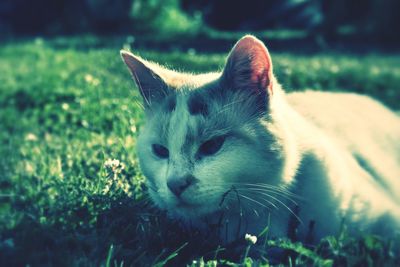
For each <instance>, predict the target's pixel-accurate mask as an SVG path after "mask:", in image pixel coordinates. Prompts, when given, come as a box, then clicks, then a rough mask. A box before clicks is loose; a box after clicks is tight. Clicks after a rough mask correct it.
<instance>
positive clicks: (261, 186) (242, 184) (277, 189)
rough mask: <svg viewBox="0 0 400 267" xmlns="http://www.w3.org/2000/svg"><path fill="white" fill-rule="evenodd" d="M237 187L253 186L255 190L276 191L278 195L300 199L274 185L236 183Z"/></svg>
mask: <svg viewBox="0 0 400 267" xmlns="http://www.w3.org/2000/svg"><path fill="white" fill-rule="evenodd" d="M237 185H241V186H254V187H257V188H266V189H271V190H275V191H278V192H280V193H283V194H286V195H288V196H291V197H294V198H298V199H301V197H300V196H298V195H296V194H294V193H292V192H290V191H289V190H288V189H286V188H284V187H280V186H274V185H269V184H257V183H237Z"/></svg>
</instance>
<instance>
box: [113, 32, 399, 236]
mask: <svg viewBox="0 0 400 267" xmlns="http://www.w3.org/2000/svg"><path fill="white" fill-rule="evenodd" d="M121 55H122V58H123V60H124V61H125V63H126V65H127V66H128V68H129V70H130V72H131V73H132V75H133V77H134V79H135V81H136V83H137V85H138V87H139V89H140V92H141V95H142V97H143V99H144V106H145V114H146V120H147V122H146V125H145V127H144V128H143V129H141V132H140V137H139V139H138V142H137V149H138V157H139V160H140V166H141V169H142V171H143V173H144V175H145V176H146V177H147V182H148V187H149V192H150V196H151V198H152V199H153V201H154V203H155V204H156V205H157V206H158V207H160V208H161V209H164V210H166V211H167V212H168V214H169V215H170V216H171V217H173V218H175V219H180V220H182V221H183V222H184V223H185V224H186V225H190V226H194V227H198V228H201V229H204V230H212V229H214V230H215V229H216V231H217V233H218V234H219V236H220V238H221V239H222V240H224V241H227V242H229V241H232V240H235V239H236V238H238V237H240V236H242V235H243V234H244V233H251V234H259V233H260V232H261V231H262V230H263V229H264V228H265V227H266V226H267V225H268V226H269V233H270V236H272V237H284V236H289V237H291V238H297V239H300V240H307V241H309V242H312V241H318V240H319V239H320V238H322V237H324V236H326V235H331V234H337V233H338V232H339V230H340V227H341V225H342V223H343V222H344V223H345V224H347V225H348V226H349V228H350V229H353V230H360V231H372V232H375V233H379V234H383V235H386V236H388V235H391V234H393V233H394V232H395V231H397V230H398V229H399V227H400V118H399V117H398V116H397V115H395V114H394V113H393V112H391V111H390V110H388V109H387V108H385V107H384V106H383V105H381V104H380V103H378V102H376V101H374V100H372V99H370V98H368V97H365V96H361V95H356V94H350V93H325V92H315V91H314V92H313V91H308V92H297V93H289V94H285V93H284V92H283V90H282V88H281V86H280V85H279V83H278V82H277V80H276V78H275V77H274V75H273V72H272V61H271V57H270V55H269V53H268V50H267V48H266V47H265V46H264V44H263V43H262V42H260V41H259V40H258V39H256V38H255V37H253V36H245V37H243V38H242V39H240V40H239V41H238V43H237V44H236V45H235V46H234V48H233V49H232V51H231V52H230V54H229V56H228V59H227V62H226V65H225V68H224V70H223V71H222V73H208V74H201V75H192V74H184V73H179V72H175V71H172V70H168V69H166V68H163V67H161V66H158V65H157V64H155V63H151V62H148V61H145V60H143V59H141V58H140V57H138V56H135V55H133V54H131V53H129V52H127V51H121ZM213 226H215V227H213ZM213 233H214V232H213Z"/></svg>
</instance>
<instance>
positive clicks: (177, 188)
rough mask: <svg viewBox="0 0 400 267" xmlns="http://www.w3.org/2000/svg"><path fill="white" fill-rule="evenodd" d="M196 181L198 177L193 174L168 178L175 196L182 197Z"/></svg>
mask: <svg viewBox="0 0 400 267" xmlns="http://www.w3.org/2000/svg"><path fill="white" fill-rule="evenodd" d="M196 182H197V179H196V177H194V176H193V175H185V176H181V177H178V176H171V177H169V178H168V180H167V186H168V188H169V190H171V192H172V193H174V195H175V196H177V197H180V195H181V194H182V193H183V191H185V190H186V189H187V188H188V187H189V186H191V185H193V184H195V183H196Z"/></svg>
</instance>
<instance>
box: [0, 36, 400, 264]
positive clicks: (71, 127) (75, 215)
mask: <svg viewBox="0 0 400 267" xmlns="http://www.w3.org/2000/svg"><path fill="white" fill-rule="evenodd" d="M121 47H122V44H121ZM137 52H138V53H139V54H140V55H142V56H144V57H146V58H148V59H151V60H154V61H158V62H160V63H166V64H167V65H169V66H171V67H174V68H176V69H180V70H188V71H194V72H202V71H210V70H216V69H220V68H221V67H222V65H223V62H224V59H225V54H208V55H197V54H195V53H181V52H173V53H168V54H166V53H160V52H151V51H137ZM272 56H273V60H274V62H275V64H274V68H275V73H276V75H277V76H278V79H279V80H280V82H281V83H282V84H283V86H284V88H285V89H286V90H288V91H289V90H304V89H307V88H314V89H323V90H332V91H333V90H345V91H355V92H359V93H365V94H368V95H371V96H374V97H376V98H378V99H380V100H381V101H383V102H384V103H385V104H386V105H388V106H390V107H392V108H394V109H400V101H399V100H400V90H399V88H398V86H399V84H400V56H398V55H395V56H393V55H371V56H365V57H360V56H353V55H340V54H319V55H313V56H305V55H291V54H272ZM139 100H140V99H139V97H138V93H137V91H136V90H135V88H134V85H133V82H132V81H131V80H130V77H129V74H128V72H127V70H126V69H125V67H124V66H123V64H122V62H121V60H120V58H119V51H118V50H117V49H114V48H104V49H88V50H87V51H86V50H85V51H83V50H74V49H72V48H56V47H54V46H52V45H51V43H49V42H46V41H43V40H36V41H25V42H20V43H15V44H12V43H10V44H7V45H2V46H0V144H1V145H0V157H1V158H0V265H2V266H22V265H27V264H30V265H31V266H37V265H54V266H99V265H102V266H130V265H133V266H141V265H156V264H158V265H163V264H165V263H166V264H168V263H169V264H177V263H180V264H182V263H187V264H191V262H192V261H193V260H196V261H197V263H196V264H195V263H193V266H201V263H202V262H203V263H204V264H205V266H214V265H215V264H216V263H223V264H226V265H230V264H233V263H241V264H243V265H246V266H250V264H251V262H258V263H262V262H264V263H265V260H263V257H262V256H263V255H255V253H254V250H252V248H251V247H250V249H249V254H248V255H249V257H247V258H245V259H242V258H241V257H243V256H244V255H245V254H247V253H246V251H247V248H248V247H247V245H237V246H234V247H228V248H224V247H219V246H218V244H216V243H214V242H212V241H207V240H204V238H203V239H202V238H201V236H200V235H199V234H198V233H188V232H185V231H183V230H181V229H179V227H177V226H176V225H174V223H173V222H170V221H169V220H167V219H166V218H165V215H164V214H162V213H160V212H159V211H157V210H155V209H154V208H153V207H152V206H151V204H149V202H148V201H147V195H146V190H145V186H144V177H143V176H142V175H141V173H140V170H139V169H138V164H137V158H136V154H135V142H136V137H137V134H138V132H139V131H140V127H141V125H142V124H143V114H142V111H141V110H140V108H139V105H138V104H137V102H138V101H139ZM113 158H115V159H118V160H120V162H121V163H122V164H123V165H124V168H121V167H119V168H117V169H114V170H112V169H110V168H106V167H105V166H104V164H105V162H106V161H107V159H113ZM266 243H267V245H268V247H274V246H276V247H280V248H285V249H287V250H288V251H289V254H290V255H291V260H290V261H289V262H286V264H290V263H292V264H295V263H296V262H297V263H299V264H305V265H312V264H315V265H320V266H329V265H331V264H332V263H336V264H340V265H344V264H347V265H348V266H350V265H354V264H359V265H363V266H365V265H368V264H375V265H381V264H382V263H383V262H385V263H386V264H387V265H396V264H399V263H400V257H399V255H398V254H397V255H396V254H393V252H390V250H389V249H388V247H389V246H390V244H389V241H388V240H383V239H381V238H380V237H372V236H366V237H364V238H363V239H361V240H354V239H353V238H352V237H349V236H345V235H341V236H339V237H328V238H327V239H326V240H324V241H323V242H321V244H320V245H319V246H318V247H316V248H306V247H305V246H303V245H302V244H299V243H297V244H296V243H291V242H288V241H283V240H282V241H279V242H278V241H277V242H275V241H274V242H273V241H271V240H270V241H268V240H267V242H266ZM218 248H219V249H218ZM264 256H265V255H264Z"/></svg>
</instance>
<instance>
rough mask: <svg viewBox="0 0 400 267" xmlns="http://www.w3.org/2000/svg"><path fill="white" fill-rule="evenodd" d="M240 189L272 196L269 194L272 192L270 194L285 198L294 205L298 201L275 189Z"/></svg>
mask: <svg viewBox="0 0 400 267" xmlns="http://www.w3.org/2000/svg"><path fill="white" fill-rule="evenodd" d="M241 189H242V190H248V191H252V192H255V193H260V194H263V195H266V196H271V197H273V196H272V195H270V193H272V194H275V195H276V196H279V197H282V198H285V199H287V200H288V201H290V202H292V203H293V204H295V205H298V203H297V202H296V201H295V200H293V199H292V198H291V197H290V196H288V195H285V194H284V193H281V192H277V191H275V190H271V189H263V188H241ZM238 190H240V189H238Z"/></svg>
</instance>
